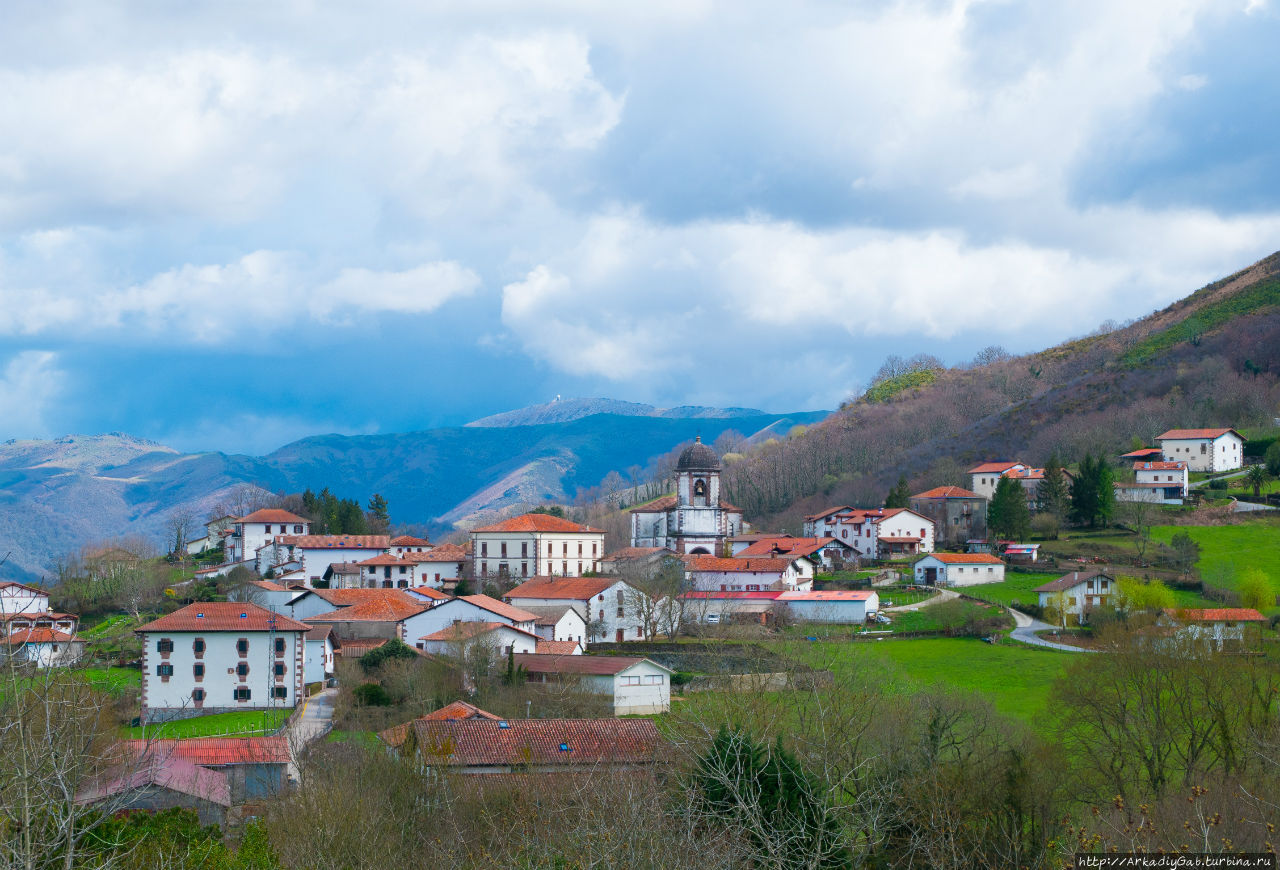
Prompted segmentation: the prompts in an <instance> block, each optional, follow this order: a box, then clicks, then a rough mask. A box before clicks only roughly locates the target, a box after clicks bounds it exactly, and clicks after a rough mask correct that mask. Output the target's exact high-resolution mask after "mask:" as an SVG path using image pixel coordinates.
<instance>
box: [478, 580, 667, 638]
mask: <svg viewBox="0 0 1280 870" xmlns="http://www.w3.org/2000/svg"><path fill="white" fill-rule="evenodd" d="M643 595H644V593H643V592H641V591H640V590H639V589H636V588H635V587H634V586H632V585H630V584H629V583H627V582H625V581H623V580H619V579H617V578H616V577H576V578H566V577H534V578H531V579H530V580H529V581H528V582H526V583H522V584H520V585H519V586H517V587H516V588H515V589H512V590H511V591H510V592H508V593H507V594H506V595H504V596H503V598H504V599H505V600H506V601H507V602H509V603H510V604H512V605H513V606H515V607H519V608H526V607H538V608H543V607H573V608H576V609H577V610H578V611H579V612H581V613H582V614H583V615H584V616H586V621H587V625H588V626H591V625H592V624H593V623H594V625H595V629H596V631H595V634H594V635H592V636H591V637H588V638H587V639H586V640H587V642H588V643H591V642H595V641H613V642H615V643H621V642H622V641H624V640H643V639H644V621H643V617H644V614H643V613H641V612H640V610H639V608H637V607H636V600H637V598H638V597H639V596H643Z"/></svg>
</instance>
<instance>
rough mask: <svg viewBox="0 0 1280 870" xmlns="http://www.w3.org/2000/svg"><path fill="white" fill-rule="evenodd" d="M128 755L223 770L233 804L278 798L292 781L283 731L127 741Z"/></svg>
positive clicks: (218, 770)
mask: <svg viewBox="0 0 1280 870" xmlns="http://www.w3.org/2000/svg"><path fill="white" fill-rule="evenodd" d="M121 748H122V749H123V750H124V754H125V755H126V756H133V757H136V758H139V759H145V760H156V761H159V762H160V763H164V764H168V763H171V762H174V761H180V762H186V763H188V764H194V765H197V766H199V767H202V768H205V769H206V770H212V771H217V772H220V773H222V774H223V775H224V776H225V777H226V779H227V786H228V790H229V796H230V799H231V805H232V806H239V805H241V804H243V803H245V802H247V801H256V800H263V799H265V798H270V797H275V796H278V795H279V794H281V792H283V791H284V789H285V788H286V786H287V785H288V782H289V765H290V763H291V762H292V761H293V755H292V753H291V751H290V748H289V738H288V737H286V736H285V735H283V734H276V735H270V736H265V737H189V738H185V739H182V740H169V739H165V740H155V739H148V740H125V741H122V742H121Z"/></svg>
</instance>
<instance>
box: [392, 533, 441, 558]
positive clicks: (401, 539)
mask: <svg viewBox="0 0 1280 870" xmlns="http://www.w3.org/2000/svg"><path fill="white" fill-rule="evenodd" d="M430 549H431V542H430V541H428V540H427V539H426V538H416V537H414V536H413V535H397V536H396V537H394V538H392V539H391V547H390V552H391V553H393V554H394V555H396V556H404V555H407V554H409V553H426V552H428V551H429V550H430Z"/></svg>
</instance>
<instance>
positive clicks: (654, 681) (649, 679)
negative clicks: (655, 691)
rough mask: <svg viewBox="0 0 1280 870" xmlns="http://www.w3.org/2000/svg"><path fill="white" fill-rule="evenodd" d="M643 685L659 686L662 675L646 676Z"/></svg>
mask: <svg viewBox="0 0 1280 870" xmlns="http://www.w3.org/2000/svg"><path fill="white" fill-rule="evenodd" d="M644 684H645V685H646V686H661V685H662V674H647V675H646V676H645V678H644Z"/></svg>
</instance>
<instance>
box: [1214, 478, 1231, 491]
mask: <svg viewBox="0 0 1280 870" xmlns="http://www.w3.org/2000/svg"><path fill="white" fill-rule="evenodd" d="M1230 485H1231V481H1229V480H1227V479H1226V478H1225V477H1215V478H1214V479H1213V480H1211V481H1209V489H1212V490H1219V491H1220V490H1224V489H1226V488H1227V487H1228V486H1230Z"/></svg>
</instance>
